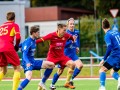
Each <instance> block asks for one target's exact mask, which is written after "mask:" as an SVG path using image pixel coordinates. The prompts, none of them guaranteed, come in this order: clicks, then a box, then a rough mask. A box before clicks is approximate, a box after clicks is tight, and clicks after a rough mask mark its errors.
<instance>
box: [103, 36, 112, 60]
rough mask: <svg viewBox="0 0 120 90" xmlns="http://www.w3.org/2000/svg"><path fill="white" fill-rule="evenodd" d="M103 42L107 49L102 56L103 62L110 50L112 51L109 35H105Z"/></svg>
mask: <svg viewBox="0 0 120 90" xmlns="http://www.w3.org/2000/svg"><path fill="white" fill-rule="evenodd" d="M105 42H106V45H107V49H106V53H105V55H104V60H106V59H107V57H108V56H109V55H110V53H111V50H112V44H111V39H110V36H109V35H106V37H105Z"/></svg>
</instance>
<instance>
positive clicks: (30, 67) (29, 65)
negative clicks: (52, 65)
mask: <svg viewBox="0 0 120 90" xmlns="http://www.w3.org/2000/svg"><path fill="white" fill-rule="evenodd" d="M32 69H33V68H32V66H31V63H27V64H26V68H25V70H32Z"/></svg>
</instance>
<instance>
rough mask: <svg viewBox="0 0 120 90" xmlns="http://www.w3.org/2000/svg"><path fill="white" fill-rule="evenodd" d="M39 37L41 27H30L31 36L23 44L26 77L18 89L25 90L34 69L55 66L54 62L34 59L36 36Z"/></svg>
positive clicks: (23, 65)
mask: <svg viewBox="0 0 120 90" xmlns="http://www.w3.org/2000/svg"><path fill="white" fill-rule="evenodd" d="M38 37H39V28H38V27H36V26H32V27H31V29H30V37H28V38H27V39H26V40H25V41H24V42H23V43H22V44H21V49H22V55H23V57H22V67H23V69H24V73H25V76H26V78H25V79H24V80H23V81H22V83H21V84H20V86H19V87H18V90H23V89H24V88H25V87H26V86H27V84H28V83H29V82H30V80H31V78H32V70H40V69H41V68H44V69H45V68H49V69H51V68H54V63H52V62H49V61H43V60H34V53H35V50H36V42H35V41H36V38H38Z"/></svg>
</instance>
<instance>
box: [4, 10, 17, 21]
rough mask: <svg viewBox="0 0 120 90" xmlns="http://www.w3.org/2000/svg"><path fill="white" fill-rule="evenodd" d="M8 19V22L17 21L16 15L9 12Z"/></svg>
mask: <svg viewBox="0 0 120 90" xmlns="http://www.w3.org/2000/svg"><path fill="white" fill-rule="evenodd" d="M6 19H7V20H8V21H15V13H14V12H8V13H7V16H6Z"/></svg>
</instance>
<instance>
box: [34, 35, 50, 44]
mask: <svg viewBox="0 0 120 90" xmlns="http://www.w3.org/2000/svg"><path fill="white" fill-rule="evenodd" d="M51 38H52V34H51V33H50V34H48V35H46V36H44V37H42V38H40V39H37V40H36V43H37V44H38V43H40V42H44V41H46V40H51Z"/></svg>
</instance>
